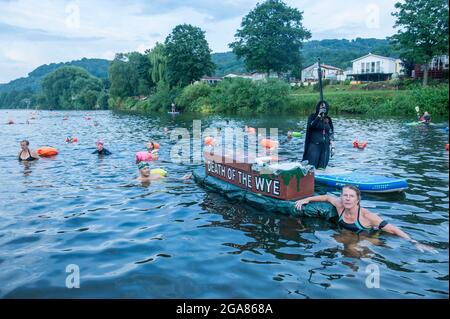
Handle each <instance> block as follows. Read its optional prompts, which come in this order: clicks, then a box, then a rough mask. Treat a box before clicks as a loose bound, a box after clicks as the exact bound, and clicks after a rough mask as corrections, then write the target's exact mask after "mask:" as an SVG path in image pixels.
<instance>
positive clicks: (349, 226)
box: [338, 206, 372, 234]
mask: <svg viewBox="0 0 450 319" xmlns="http://www.w3.org/2000/svg"><path fill="white" fill-rule="evenodd" d="M344 211H345V208H344V209H343V210H342V213H341V215H339V222H338V223H339V226H342V227H343V228H345V229H348V230H351V231H354V232H355V233H357V234H359V233H360V232H362V231H370V230H372V228H369V227H364V226H363V225H362V224H361V223H360V221H359V212H360V211H361V206H358V216H357V217H356V220H355V222H354V223H353V224H348V223H346V222H345V220H344V217H343V216H344Z"/></svg>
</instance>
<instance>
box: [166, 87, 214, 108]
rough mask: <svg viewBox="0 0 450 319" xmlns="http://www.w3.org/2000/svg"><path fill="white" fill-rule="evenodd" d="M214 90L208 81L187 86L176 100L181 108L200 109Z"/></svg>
mask: <svg viewBox="0 0 450 319" xmlns="http://www.w3.org/2000/svg"><path fill="white" fill-rule="evenodd" d="M212 90H213V89H212V87H211V86H209V85H208V84H206V83H198V84H193V85H188V86H186V87H185V88H184V89H183V91H182V92H181V94H180V96H178V97H177V99H176V100H175V103H176V105H177V108H178V109H180V110H184V109H189V110H190V111H200V110H201V109H202V107H203V105H204V103H205V101H207V99H208V98H209V96H210V94H211V92H212ZM202 98H204V99H202ZM200 99H201V100H200Z"/></svg>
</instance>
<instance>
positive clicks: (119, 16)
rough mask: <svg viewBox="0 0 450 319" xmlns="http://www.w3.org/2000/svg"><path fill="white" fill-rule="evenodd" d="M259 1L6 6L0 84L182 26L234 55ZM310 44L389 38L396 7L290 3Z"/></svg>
mask: <svg viewBox="0 0 450 319" xmlns="http://www.w3.org/2000/svg"><path fill="white" fill-rule="evenodd" d="M257 2H261V1H257V0H191V1H188V0H135V1H132V0H129V1H128V0H127V1H125V0H91V1H84V0H75V1H66V0H53V1H52V0H18V1H14V0H0V83H5V82H9V81H10V80H13V79H16V78H18V77H23V76H26V75H27V74H28V73H29V72H31V71H32V70H33V69H34V68H36V67H38V66H39V65H42V64H48V63H52V62H66V61H71V60H78V59H81V58H83V57H87V58H105V59H112V58H113V57H114V54H115V53H117V52H130V51H140V52H143V51H144V50H145V49H148V48H151V47H153V45H154V44H155V43H156V42H157V41H159V42H163V41H164V39H165V38H166V36H167V35H168V34H169V33H170V32H171V30H172V29H173V28H174V27H175V26H176V25H178V24H182V23H190V24H192V25H195V26H198V27H200V28H202V29H203V30H204V31H205V32H206V38H207V40H208V43H209V46H210V48H211V49H212V51H213V52H226V51H230V49H229V48H228V44H229V43H230V42H232V41H233V40H234V34H235V32H236V30H237V29H238V28H239V26H240V23H241V21H242V18H243V17H244V16H245V15H246V14H247V13H248V12H249V11H250V10H252V9H253V8H254V7H255V5H256V3H257ZM285 2H286V3H287V4H288V5H289V6H291V7H295V8H298V9H299V10H300V11H303V12H304V26H305V27H306V28H307V29H309V30H310V31H311V33H312V39H315V40H320V39H343V38H345V39H354V38H357V37H361V38H385V37H386V36H390V35H392V34H394V33H395V30H394V29H393V24H394V18H393V17H392V16H391V12H392V11H394V4H395V2H398V0H373V1H370V0H369V1H361V0H343V1H335V0H285Z"/></svg>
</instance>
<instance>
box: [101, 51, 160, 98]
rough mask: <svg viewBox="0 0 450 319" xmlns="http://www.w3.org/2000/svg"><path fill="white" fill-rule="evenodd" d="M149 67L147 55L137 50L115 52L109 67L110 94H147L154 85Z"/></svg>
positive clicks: (126, 95)
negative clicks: (123, 52) (124, 52)
mask: <svg viewBox="0 0 450 319" xmlns="http://www.w3.org/2000/svg"><path fill="white" fill-rule="evenodd" d="M150 68H151V64H150V59H149V58H148V56H146V55H143V54H140V53H139V52H131V53H126V54H122V53H120V54H117V55H116V57H115V59H114V61H113V62H112V63H111V66H110V67H109V80H110V82H111V87H110V94H111V95H112V96H114V97H128V96H138V95H144V96H145V95H149V94H150V92H151V89H152V88H153V87H154V86H155V85H154V83H153V81H152V80H151V78H150Z"/></svg>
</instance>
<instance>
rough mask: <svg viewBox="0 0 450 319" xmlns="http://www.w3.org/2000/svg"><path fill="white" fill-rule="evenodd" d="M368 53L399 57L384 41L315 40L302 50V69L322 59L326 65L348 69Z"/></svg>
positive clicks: (386, 41)
mask: <svg viewBox="0 0 450 319" xmlns="http://www.w3.org/2000/svg"><path fill="white" fill-rule="evenodd" d="M368 53H373V54H379V55H383V56H388V57H393V58H397V57H398V52H396V51H395V50H394V49H393V48H392V47H391V46H390V45H389V41H388V40H384V39H361V38H356V39H354V40H346V39H342V40H320V41H317V40H315V41H308V42H306V43H305V45H304V47H303V49H302V56H303V63H302V68H305V67H307V66H309V65H311V64H313V63H315V62H317V58H318V57H320V60H321V61H322V62H323V63H325V64H328V65H332V66H336V67H338V68H341V69H346V68H348V67H351V66H352V62H351V61H352V60H354V59H356V58H358V57H360V56H363V55H366V54H368Z"/></svg>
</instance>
